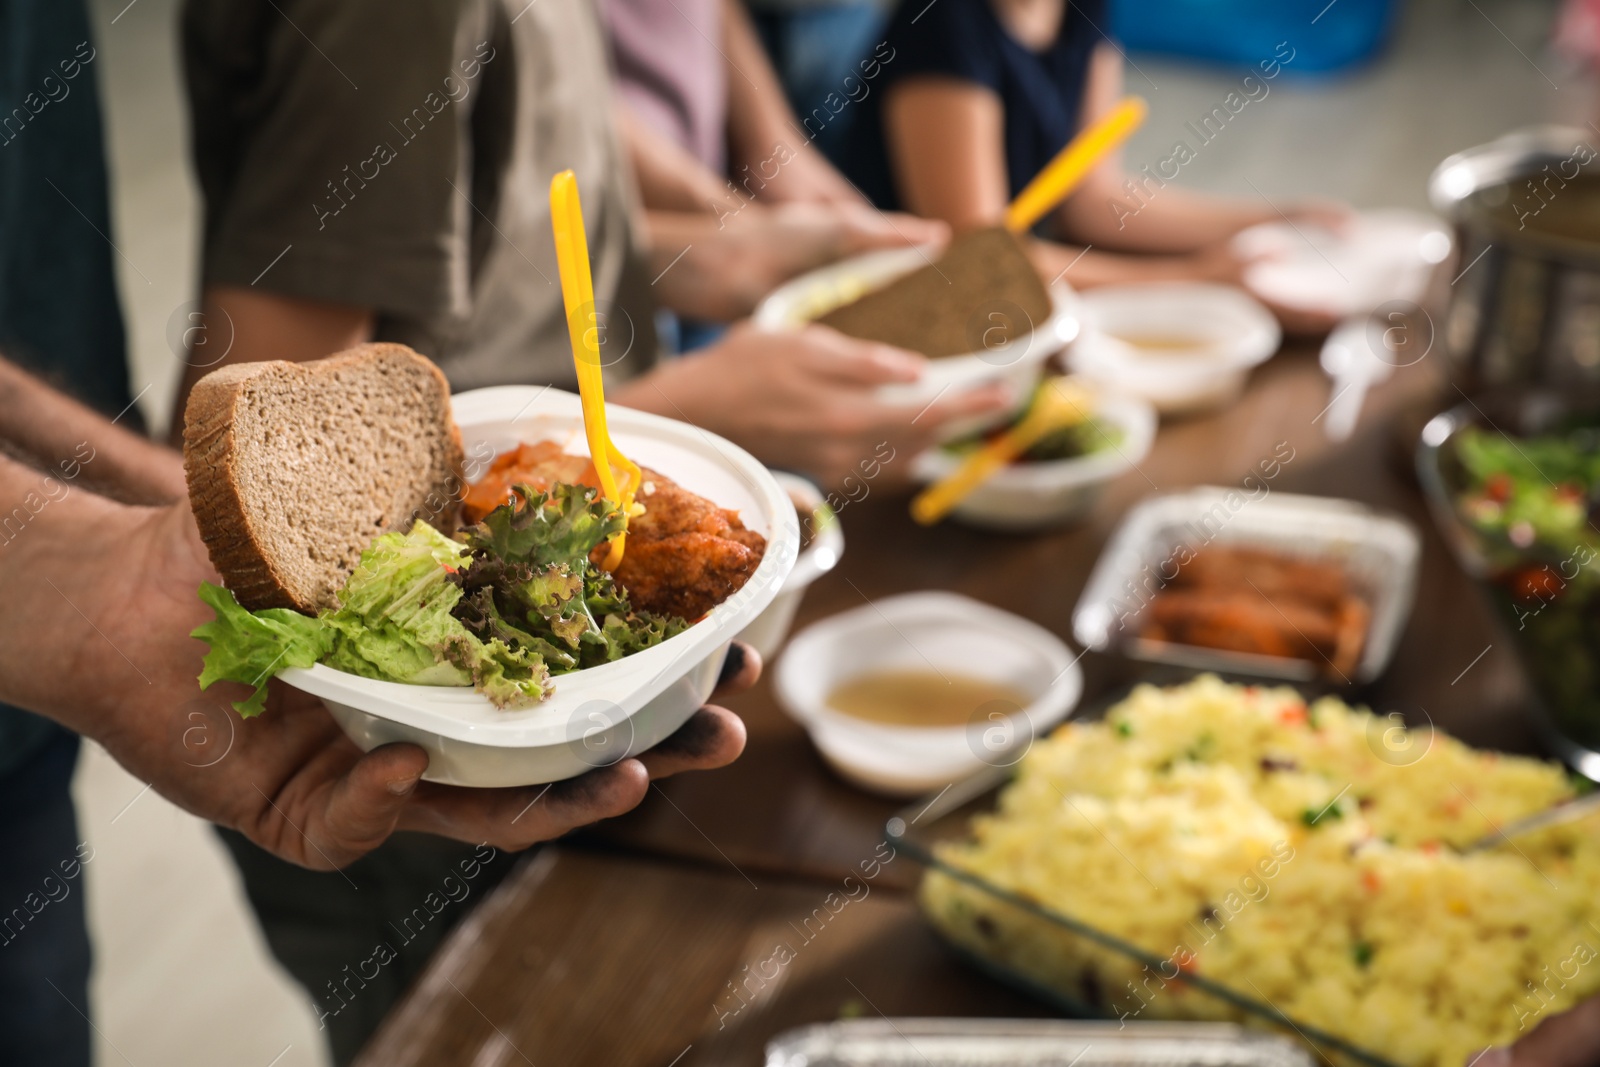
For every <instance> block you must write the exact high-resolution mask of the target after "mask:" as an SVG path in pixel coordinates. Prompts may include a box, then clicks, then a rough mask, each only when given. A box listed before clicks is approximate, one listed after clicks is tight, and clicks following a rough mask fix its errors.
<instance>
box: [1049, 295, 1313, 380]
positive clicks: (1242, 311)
mask: <svg viewBox="0 0 1600 1067" xmlns="http://www.w3.org/2000/svg"><path fill="white" fill-rule="evenodd" d="M1078 299H1079V300H1080V301H1081V302H1082V304H1083V331H1082V336H1081V338H1080V339H1079V341H1078V344H1077V345H1076V346H1075V347H1074V349H1073V358H1074V361H1080V360H1081V361H1082V362H1083V364H1084V366H1085V371H1086V373H1092V371H1091V370H1090V368H1093V369H1095V370H1104V371H1109V372H1112V373H1116V374H1124V373H1126V372H1127V371H1128V370H1129V369H1133V371H1134V373H1135V374H1141V375H1146V376H1147V375H1152V374H1161V375H1163V376H1173V375H1176V376H1179V377H1182V378H1187V379H1190V380H1193V381H1199V380H1210V379H1213V378H1218V377H1221V376H1223V375H1227V374H1233V373H1236V372H1238V371H1242V370H1247V369H1249V368H1251V367H1254V366H1257V365H1258V364H1261V363H1265V362H1266V361H1267V360H1269V359H1271V358H1272V356H1273V355H1274V354H1275V353H1276V352H1277V351H1278V349H1279V348H1281V347H1282V346H1283V328H1282V327H1281V326H1280V325H1278V320H1277V319H1276V318H1274V317H1273V314H1272V312H1271V311H1269V310H1267V306H1266V305H1265V304H1263V303H1262V302H1261V301H1260V300H1257V299H1256V298H1255V297H1254V296H1251V295H1250V293H1248V292H1246V291H1245V290H1244V289H1242V288H1240V287H1239V286H1236V285H1223V284H1221V283H1219V282H1193V281H1152V282H1130V283H1126V284H1123V285H1106V286H1100V287H1098V288H1095V289H1091V290H1089V291H1088V292H1085V293H1083V294H1081V295H1080V296H1079V298H1078ZM1151 300H1171V301H1174V302H1176V303H1177V304H1178V306H1179V307H1180V308H1181V307H1182V306H1183V304H1185V303H1188V304H1190V305H1194V304H1201V303H1203V304H1206V305H1208V306H1210V307H1213V308H1221V309H1223V310H1225V311H1226V312H1227V313H1228V314H1229V315H1231V316H1233V317H1234V318H1235V320H1236V322H1237V324H1238V327H1239V330H1238V334H1237V336H1235V337H1233V338H1218V339H1214V340H1211V341H1209V342H1208V343H1206V344H1204V345H1197V346H1196V347H1195V348H1193V349H1186V350H1184V352H1183V353H1182V354H1181V355H1171V356H1151V355H1145V354H1143V353H1139V352H1137V351H1136V350H1135V349H1134V347H1133V346H1132V345H1130V344H1128V343H1127V342H1125V341H1122V340H1120V339H1119V338H1117V337H1116V335H1115V334H1114V333H1112V332H1111V331H1110V330H1109V329H1107V327H1106V326H1105V324H1104V323H1103V322H1101V321H1100V320H1099V316H1101V315H1105V314H1107V312H1108V311H1110V310H1111V308H1113V307H1114V308H1116V310H1117V312H1118V313H1130V314H1137V305H1138V304H1140V303H1144V304H1146V305H1148V303H1149V302H1150V301H1151ZM1125 301H1126V302H1128V303H1127V304H1125V303H1123V302H1125ZM1129 304H1131V305H1134V306H1132V307H1130V306H1128V305H1129Z"/></svg>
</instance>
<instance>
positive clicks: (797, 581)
mask: <svg viewBox="0 0 1600 1067" xmlns="http://www.w3.org/2000/svg"><path fill="white" fill-rule="evenodd" d="M772 476H773V477H774V478H776V479H777V480H778V484H779V485H781V486H783V488H784V491H785V492H787V493H788V494H789V499H790V500H791V501H793V502H794V505H795V511H796V512H797V513H798V515H799V517H800V523H801V525H803V526H805V525H809V526H810V528H811V543H810V544H808V545H806V546H805V547H804V548H803V549H801V550H800V558H799V559H797V560H795V562H794V570H792V571H790V572H789V577H787V578H785V579H784V582H783V586H782V587H781V588H780V589H779V590H778V595H777V596H775V597H773V599H772V603H770V604H768V605H767V610H765V611H763V612H762V613H761V614H760V615H758V616H756V621H755V622H752V623H751V624H750V625H749V626H746V627H745V628H744V632H743V633H741V634H740V635H739V640H740V641H743V642H744V643H745V644H747V645H749V646H750V647H751V648H753V649H755V650H756V651H757V652H759V653H760V654H761V659H762V661H763V662H765V663H771V662H772V657H773V656H775V655H777V652H778V649H779V648H781V647H782V646H783V639H784V638H785V637H787V636H789V626H790V624H791V623H793V622H794V613H795V612H796V611H798V610H799V608H800V601H801V599H802V598H803V597H804V596H805V595H806V589H807V588H808V587H809V586H810V585H811V583H812V582H814V581H816V580H817V579H818V578H821V577H822V576H823V575H824V574H827V573H828V572H829V571H831V570H833V568H834V567H835V566H837V565H838V563H839V558H840V557H841V556H843V555H844V531H843V530H841V529H840V528H839V517H838V516H837V515H835V514H834V513H833V509H832V508H830V507H829V506H828V504H827V501H826V500H825V499H824V497H823V495H822V490H821V489H818V488H817V487H816V486H815V485H812V484H811V483H810V482H808V481H806V480H805V479H804V478H802V477H800V476H799V475H798V474H789V473H788V472H786V471H774V472H773V475H772Z"/></svg>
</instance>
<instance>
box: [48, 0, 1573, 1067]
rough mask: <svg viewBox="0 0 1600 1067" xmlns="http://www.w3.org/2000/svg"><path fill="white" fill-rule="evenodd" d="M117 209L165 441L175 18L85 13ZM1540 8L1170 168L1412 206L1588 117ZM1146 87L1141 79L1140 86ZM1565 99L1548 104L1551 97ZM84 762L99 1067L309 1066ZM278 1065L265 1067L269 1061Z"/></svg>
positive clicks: (216, 856) (210, 845)
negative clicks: (1464, 174)
mask: <svg viewBox="0 0 1600 1067" xmlns="http://www.w3.org/2000/svg"><path fill="white" fill-rule="evenodd" d="M94 6H95V8H96V19H97V31H98V34H99V37H98V42H97V43H98V46H99V49H100V57H99V60H98V62H99V63H100V75H101V77H102V79H103V90H104V94H105V97H106V102H107V106H108V112H109V122H110V136H111V142H112V157H113V171H114V180H115V182H116V189H115V194H114V205H115V211H116V226H115V233H114V235H113V236H114V237H115V239H116V244H117V247H118V250H119V254H120V257H121V258H120V259H119V261H118V266H119V272H120V280H121V285H122V295H123V301H124V305H125V308H126V311H127V313H128V316H129V323H130V332H131V335H132V339H133V350H134V351H133V356H134V382H135V388H136V389H147V390H148V391H146V392H145V393H144V394H143V399H142V402H143V404H144V405H145V410H146V412H147V413H148V414H149V415H150V416H151V419H152V422H153V423H154V424H156V425H162V424H164V422H165V421H166V419H167V413H168V409H169V407H170V396H171V390H172V383H173V379H174V376H175V373H176V369H177V360H176V359H175V358H174V356H173V353H172V351H171V349H170V348H169V345H168V340H167V336H168V329H169V327H168V323H169V320H171V319H172V317H173V315H174V313H175V312H177V313H178V314H179V315H180V316H181V314H182V311H183V308H184V305H185V303H186V302H187V301H188V300H189V299H190V298H191V297H192V290H193V281H194V265H195V210H196V207H195V195H194V188H193V182H192V180H191V178H190V176H189V174H188V171H187V168H186V165H185V162H184V151H185V146H184V129H183V120H182V114H183V112H182V108H181V106H180V103H179V95H178V87H177V77H176V69H177V68H176V64H175V62H174V38H175V34H176V15H175V12H176V7H177V3H176V0H133V2H132V3H129V2H128V0H95V5H94ZM1552 10H1553V8H1552V5H1551V4H1550V3H1549V2H1547V0H1417V2H1415V3H1414V4H1412V6H1411V7H1410V9H1409V10H1408V12H1407V14H1406V16H1405V19H1404V21H1403V23H1402V26H1401V28H1400V32H1399V35H1398V38H1397V41H1396V43H1395V46H1394V47H1393V48H1392V49H1391V51H1390V52H1389V54H1388V55H1387V56H1386V57H1385V58H1384V59H1383V60H1382V61H1380V62H1379V63H1377V64H1376V65H1374V66H1371V67H1369V68H1366V69H1363V70H1361V71H1359V72H1356V73H1354V74H1350V75H1346V76H1343V77H1337V78H1331V79H1321V80H1315V81H1307V80H1299V81H1297V80H1293V79H1291V78H1290V77H1283V78H1280V79H1277V80H1276V81H1274V82H1273V84H1272V88H1271V93H1270V95H1269V96H1267V97H1266V98H1265V99H1262V100H1259V101H1256V102H1253V103H1251V104H1250V105H1249V106H1248V107H1247V108H1246V109H1245V110H1244V111H1243V112H1241V114H1240V115H1239V117H1238V118H1237V120H1235V121H1234V122H1232V123H1230V125H1229V127H1228V129H1227V130H1226V131H1225V133H1224V134H1223V136H1222V137H1221V138H1219V139H1218V140H1217V141H1216V142H1215V143H1214V144H1212V145H1208V146H1207V149H1206V151H1204V152H1203V153H1201V154H1200V155H1199V158H1197V159H1196V160H1195V162H1194V163H1193V164H1192V165H1190V166H1187V167H1185V168H1184V171H1183V180H1184V181H1186V182H1189V183H1192V184H1194V185H1197V186H1200V187H1203V188H1208V189H1216V190H1226V191H1229V192H1235V193H1240V194H1253V190H1252V185H1253V186H1254V188H1255V190H1258V191H1259V192H1260V193H1261V194H1264V195H1266V196H1267V197H1269V198H1277V197H1280V196H1294V195H1305V194H1313V193H1315V194H1322V195H1327V196H1335V197H1342V198H1345V199H1347V200H1349V201H1351V202H1353V203H1355V204H1358V205H1366V206H1378V205H1406V206H1413V207H1422V206H1425V203H1426V201H1425V197H1424V184H1425V181H1426V178H1427V175H1428V172H1429V171H1430V170H1431V169H1432V167H1433V165H1434V164H1435V163H1436V162H1437V161H1438V160H1439V159H1441V158H1443V157H1444V156H1445V155H1447V154H1449V153H1450V152H1452V151H1455V150H1457V149H1459V148H1463V147H1466V146H1469V145H1472V144H1476V143H1478V142H1481V141H1483V140H1485V139H1487V138H1489V137H1492V136H1494V135H1496V134H1498V133H1500V132H1502V131H1504V130H1506V129H1508V128H1510V127H1513V126H1516V125H1521V124H1525V123H1530V122H1538V121H1547V120H1549V119H1551V118H1553V117H1561V118H1565V119H1568V120H1582V119H1585V118H1587V117H1589V111H1590V109H1591V105H1592V101H1593V99H1594V96H1593V91H1592V89H1590V88H1586V87H1584V86H1583V85H1581V84H1579V83H1578V81H1577V80H1576V79H1575V78H1573V77H1572V76H1571V74H1570V72H1569V71H1567V70H1566V69H1565V68H1564V67H1563V66H1562V64H1561V63H1559V62H1558V61H1557V60H1556V59H1554V58H1553V57H1551V56H1550V55H1549V54H1548V52H1547V50H1546V49H1545V48H1544V46H1543V41H1544V38H1545V36H1546V33H1547V27H1548V25H1549V22H1550V18H1551V12H1552ZM1135 61H1136V62H1137V63H1138V68H1139V69H1138V70H1137V71H1132V70H1130V72H1129V78H1128V85H1129V88H1130V91H1135V92H1140V93H1143V94H1144V95H1145V96H1147V97H1148V98H1149V100H1150V104H1151V117H1150V121H1149V123H1148V125H1147V127H1146V128H1145V129H1144V130H1143V131H1141V133H1140V134H1139V135H1138V136H1137V137H1136V138H1135V139H1134V141H1133V142H1132V144H1131V145H1130V146H1129V148H1128V158H1129V159H1130V160H1131V161H1132V162H1133V163H1134V164H1135V165H1137V164H1138V163H1140V162H1145V161H1153V160H1156V159H1159V158H1161V157H1163V156H1165V155H1166V154H1168V152H1170V149H1171V145H1172V143H1173V141H1174V140H1175V139H1176V137H1177V136H1179V135H1180V133H1181V130H1182V127H1183V124H1184V122H1186V121H1188V120H1190V119H1194V118H1196V117H1197V116H1198V115H1200V114H1201V113H1202V112H1205V111H1207V110H1209V109H1210V108H1211V107H1212V106H1214V105H1215V104H1217V103H1219V102H1220V101H1221V99H1222V97H1223V96H1224V95H1225V94H1226V93H1227V92H1228V91H1229V90H1230V89H1232V88H1234V87H1235V86H1236V85H1237V84H1238V79H1239V74H1240V73H1242V72H1227V71H1216V70H1196V69H1191V68H1185V67H1182V66H1179V65H1175V64H1172V63H1167V62H1161V61H1156V60H1152V59H1147V58H1142V57H1135ZM1146 76H1148V80H1147V79H1146ZM1556 86H1560V88H1559V89H1558V88H1556ZM141 789H142V786H141V783H139V782H138V781H136V780H134V779H132V778H130V777H129V776H128V775H126V774H125V773H123V772H122V771H121V770H120V769H119V768H117V767H116V765H115V764H114V763H112V761H111V760H110V759H109V758H107V757H106V756H105V755H104V753H102V752H99V751H97V750H90V751H89V752H88V754H87V755H86V756H85V757H84V759H83V762H82V764H81V766H80V770H79V775H78V782H77V795H78V799H79V804H80V817H81V819H82V822H83V824H84V833H85V834H86V836H87V838H88V840H89V841H90V843H91V844H92V845H93V847H94V848H95V850H96V855H95V859H94V861H93V863H92V865H91V867H90V868H89V870H88V879H87V880H88V885H89V899H90V908H91V921H92V923H93V928H94V938H95V944H96V949H97V953H98V957H97V959H98V965H97V972H96V978H95V987H94V1002H93V1008H94V1015H95V1020H96V1024H97V1026H98V1028H99V1031H100V1062H102V1063H105V1064H129V1065H132V1067H152V1065H155V1064H166V1065H172V1067H191V1065H194V1067H199V1065H206V1067H210V1065H228V1067H269V1065H271V1067H291V1065H292V1067H305V1065H312V1064H319V1063H322V1062H324V1056H323V1052H322V1050H321V1047H320V1045H319V1043H318V1040H317V1034H316V1030H315V1021H314V1018H313V1016H312V1013H311V1011H310V1009H309V1007H308V1006H307V1005H306V1003H305V1002H304V1000H303V999H302V998H301V997H300V995H299V994H298V992H297V991H296V990H295V989H294V988H293V987H292V986H291V985H290V984H289V983H288V982H287V980H286V979H285V978H284V977H283V975H282V974H281V973H280V972H278V971H277V970H276V969H275V967H274V966H273V965H272V964H271V962H270V960H269V959H268V957H267V956H266V954H265V951H264V949H263V947H262V944H261V940H260V937H259V935H258V934H257V933H256V931H255V927H254V925H253V923H252V920H251V918H250V916H249V913H248V911H247V909H246V907H245V905H244V902H243V900H242V898H241V896H240V892H239V888H238V883H237V880H236V879H235V877H234V875H233V872H232V869H231V868H230V867H229V865H228V863H227V860H226V857H225V856H224V855H223V853H222V850H221V848H220V847H219V846H218V845H217V843H216V842H215V841H214V840H213V839H212V837H211V836H210V834H209V832H208V831H207V830H206V828H205V827H204V826H203V825H202V824H200V823H199V822H198V821H196V820H195V819H193V818H190V817H189V816H187V815H185V814H183V813H181V812H179V811H177V810H176V809H175V808H173V807H172V806H171V805H170V804H168V803H166V802H165V801H164V800H162V799H161V798H160V797H158V796H156V795H155V794H153V793H148V792H141ZM275 1057H276V1058H275Z"/></svg>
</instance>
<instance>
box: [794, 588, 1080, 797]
mask: <svg viewBox="0 0 1600 1067" xmlns="http://www.w3.org/2000/svg"><path fill="white" fill-rule="evenodd" d="M775 688H776V691H777V697H778V701H779V703H780V704H782V705H783V707H784V709H785V710H786V711H787V712H788V713H789V714H790V716H792V717H793V718H794V719H795V720H796V721H798V722H799V723H800V724H801V725H802V726H804V727H805V728H806V731H807V732H808V733H809V734H810V735H811V740H812V743H813V744H815V745H816V746H817V750H818V752H820V753H821V755H822V758H823V759H824V760H826V761H827V763H828V764H829V766H831V767H832V768H833V769H834V770H835V771H836V772H837V773H838V774H839V776H840V777H842V778H844V779H845V780H846V781H848V782H850V783H852V784H854V785H857V786H860V787H861V788H863V789H867V790H869V791H871V792H875V793H882V794H886V795H889V796H898V797H905V796H915V795H917V794H920V793H925V792H930V791H933V790H937V789H941V788H943V787H944V786H947V785H949V784H950V783H952V782H957V781H960V780H962V779H964V778H968V777H971V776H972V775H973V774H976V773H977V772H979V771H981V770H984V769H985V768H986V767H1007V766H1012V765H1014V764H1015V763H1016V762H1017V761H1018V760H1020V759H1021V758H1022V757H1023V755H1024V754H1025V753H1026V752H1027V750H1028V748H1029V746H1030V745H1031V744H1032V743H1033V740H1034V738H1036V737H1042V736H1043V735H1044V734H1046V733H1048V732H1049V731H1050V729H1051V728H1053V727H1054V726H1055V725H1056V724H1057V723H1059V722H1061V721H1062V720H1063V719H1065V718H1066V717H1067V715H1068V714H1069V713H1070V712H1071V711H1072V709H1073V708H1074V707H1075V706H1076V705H1077V702H1078V697H1079V695H1080V694H1081V693H1082V691H1083V673H1082V671H1081V670H1080V669H1079V667H1078V662H1077V658H1076V657H1075V656H1074V655H1073V653H1072V650H1071V649H1069V648H1068V647H1067V645H1066V644H1065V642H1063V641H1062V640H1061V639H1060V638H1058V637H1056V636H1055V635H1054V634H1052V633H1050V632H1049V631H1048V630H1046V629H1044V628H1043V627H1041V626H1038V625H1036V624H1034V623H1031V622H1029V621H1027V620H1026V619H1022V618H1019V617H1018V616H1016V615H1012V614H1010V613H1009V612H1005V611H1001V610H999V609H997V608H992V607H990V606H989V605H987V604H982V603H980V602H978V601H976V600H972V599H971V598H969V597H964V596H959V595H956V594H953V593H939V592H926V593H908V594H904V595H901V596H894V597H886V598H884V599H882V600H877V601H874V602H872V603H871V604H864V605H862V606H861V607H859V608H854V609H852V610H850V611H846V612H842V613H840V614H838V615H834V616H832V617H830V618H827V619H824V620H822V621H821V622H818V623H815V624H813V625H811V626H809V627H807V628H806V629H805V630H803V631H802V632H800V633H799V634H797V635H795V637H794V638H793V639H792V640H791V641H790V642H789V647H788V649H787V650H786V651H785V652H784V654H783V657H782V658H781V659H780V660H779V661H778V668H777V672H776V675H775Z"/></svg>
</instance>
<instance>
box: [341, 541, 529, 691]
mask: <svg viewBox="0 0 1600 1067" xmlns="http://www.w3.org/2000/svg"><path fill="white" fill-rule="evenodd" d="M466 564H467V549H466V548H465V547H464V546H462V545H460V544H458V543H456V542H455V541H452V540H450V539H449V538H448V537H445V536H444V535H443V534H441V533H439V531H437V530H435V529H434V528H433V527H431V526H429V525H428V524H427V523H425V522H422V521H421V520H418V521H417V522H416V523H415V524H414V525H413V526H412V527H411V530H410V532H408V533H404V534H400V533H389V534H384V535H382V536H381V537H378V538H375V539H374V540H373V542H372V544H371V545H369V546H368V547H367V550H366V551H365V552H363V553H362V554H361V562H360V563H358V564H357V565H356V569H355V571H354V572H352V573H351V575H350V578H349V580H348V581H347V582H345V586H344V588H343V589H341V590H340V591H339V607H338V608H337V609H335V610H333V611H330V612H324V613H323V615H322V616H321V619H322V622H323V624H324V625H325V626H327V627H328V628H329V629H330V630H332V631H333V633H334V640H333V646H332V649H331V651H330V652H329V654H328V656H327V658H326V659H325V660H324V662H325V663H327V665H328V666H330V667H335V668H337V669H339V670H342V671H349V672H350V673H351V674H359V675H362V676H364V677H368V678H383V679H387V680H389V681H395V682H408V683H410V684H412V685H463V686H464V685H471V686H474V687H475V688H478V689H480V690H482V691H483V693H484V695H486V696H488V697H489V699H490V700H492V701H494V703H495V704H496V705H499V706H501V707H509V706H513V705H522V704H531V703H535V702H537V701H539V700H540V699H542V698H543V697H544V694H545V691H546V690H547V689H548V688H549V684H550V674H549V670H548V668H547V667H546V665H545V663H544V661H543V659H542V658H541V657H540V656H539V655H538V653H537V652H534V651H531V650H528V649H525V648H515V647H513V646H511V645H510V644H508V643H507V642H506V641H504V640H501V639H497V638H492V637H491V639H490V640H488V641H484V640H480V638H479V637H478V635H476V634H474V633H473V632H472V631H471V630H469V629H467V627H466V626H465V625H464V624H463V623H462V622H461V620H460V619H458V618H456V617H455V615H454V614H452V612H453V611H454V610H455V608H456V607H457V605H458V604H459V603H460V601H461V596H462V591H461V586H460V585H458V584H456V583H455V582H453V581H451V578H452V576H453V574H454V573H455V572H456V571H457V570H459V569H460V568H462V567H464V566H466Z"/></svg>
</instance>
